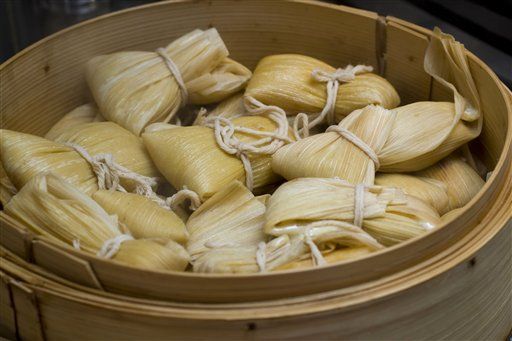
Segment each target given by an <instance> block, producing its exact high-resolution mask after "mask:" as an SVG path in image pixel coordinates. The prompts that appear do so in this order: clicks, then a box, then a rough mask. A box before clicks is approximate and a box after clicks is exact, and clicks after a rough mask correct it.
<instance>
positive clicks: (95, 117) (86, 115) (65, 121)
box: [44, 103, 105, 140]
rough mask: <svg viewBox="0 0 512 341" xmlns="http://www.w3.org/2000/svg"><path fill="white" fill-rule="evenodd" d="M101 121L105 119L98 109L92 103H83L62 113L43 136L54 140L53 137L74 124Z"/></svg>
mask: <svg viewBox="0 0 512 341" xmlns="http://www.w3.org/2000/svg"><path fill="white" fill-rule="evenodd" d="M103 121H105V119H104V118H103V116H101V114H100V111H99V110H98V108H97V107H96V106H95V105H94V104H91V103H88V104H84V105H81V106H79V107H77V108H75V109H74V110H72V111H70V112H69V113H67V114H66V115H64V117H62V118H61V119H60V120H59V121H58V122H57V123H55V124H54V125H53V127H51V128H50V130H49V131H48V132H47V133H46V135H45V136H44V137H45V138H47V139H48V140H55V138H57V137H58V136H60V135H62V134H63V133H65V132H66V131H67V130H68V129H69V128H71V127H73V126H75V125H79V124H84V123H92V122H103Z"/></svg>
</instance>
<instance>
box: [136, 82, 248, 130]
mask: <svg viewBox="0 0 512 341" xmlns="http://www.w3.org/2000/svg"><path fill="white" fill-rule="evenodd" d="M245 114H246V110H245V105H244V98H243V92H239V93H236V94H234V95H233V96H231V97H229V98H226V99H225V100H223V101H222V102H220V103H219V104H218V105H217V106H216V107H215V108H214V109H213V110H211V111H209V112H208V111H206V109H204V110H201V111H199V113H198V116H197V118H196V120H195V121H194V125H205V124H206V121H207V119H211V118H213V117H217V116H220V117H225V118H233V117H235V116H243V115H245ZM146 132H147V131H146Z"/></svg>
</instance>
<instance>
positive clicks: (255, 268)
mask: <svg viewBox="0 0 512 341" xmlns="http://www.w3.org/2000/svg"><path fill="white" fill-rule="evenodd" d="M262 245H264V247H263V248H261V246H262ZM306 252H307V246H306V244H305V243H304V241H303V240H302V239H301V238H300V237H294V238H290V237H289V236H287V235H283V236H280V237H277V238H275V239H273V240H271V241H269V242H268V243H266V244H259V246H235V245H233V246H229V245H226V246H220V247H218V248H212V249H211V250H209V251H207V252H205V253H203V254H202V255H201V256H200V257H198V258H197V259H196V260H195V261H194V262H193V270H194V272H206V273H245V274H247V273H256V272H265V271H271V270H273V269H275V268H277V267H279V266H281V265H283V264H286V263H289V262H291V261H293V260H295V259H297V258H299V257H301V256H302V255H304V254H305V253H306ZM260 257H261V258H260Z"/></svg>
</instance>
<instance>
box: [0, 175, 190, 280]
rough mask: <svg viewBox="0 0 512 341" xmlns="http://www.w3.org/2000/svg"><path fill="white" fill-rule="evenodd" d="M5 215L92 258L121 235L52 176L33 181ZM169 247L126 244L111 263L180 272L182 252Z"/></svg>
mask: <svg viewBox="0 0 512 341" xmlns="http://www.w3.org/2000/svg"><path fill="white" fill-rule="evenodd" d="M5 213H6V214H7V215H9V216H11V217H13V218H14V219H16V220H17V221H19V222H20V223H21V224H23V225H24V226H26V227H27V228H28V229H30V230H31V231H32V232H34V233H35V234H38V235H43V236H45V237H48V238H50V239H51V240H53V241H54V242H56V243H59V244H62V245H67V246H70V245H77V243H78V244H79V248H80V249H81V250H83V251H85V252H89V253H93V254H96V253H97V252H98V251H99V250H100V249H101V248H102V246H103V245H104V243H105V242H106V241H108V240H109V239H112V238H114V237H116V236H119V235H121V234H123V233H124V232H125V231H123V230H124V229H123V228H121V227H120V226H119V224H118V222H117V218H116V217H115V216H110V215H108V213H107V212H105V210H103V209H102V208H101V207H100V206H99V205H98V204H97V203H96V202H95V201H94V200H92V199H91V198H90V197H89V196H87V195H85V194H84V193H82V192H80V191H79V190H78V189H77V188H75V187H74V186H72V185H71V184H69V183H68V182H66V181H65V180H63V179H62V178H60V177H58V176H56V175H52V174H40V175H37V176H35V177H34V178H32V180H30V181H29V182H28V183H27V184H26V185H25V186H24V187H23V188H22V189H21V190H20V192H19V193H18V194H16V195H15V196H14V197H13V198H12V199H11V201H10V202H9V203H8V204H7V205H6V207H5ZM170 242H171V241H169V242H168V241H165V242H163V245H162V244H161V243H158V242H156V241H151V240H131V241H126V242H124V243H122V244H121V246H120V249H119V251H118V252H117V253H116V254H115V255H114V256H113V260H117V261H121V262H123V263H125V264H127V265H131V266H137V267H142V268H145V269H153V270H184V269H185V267H186V266H187V264H188V255H187V253H186V251H185V249H184V248H183V247H181V246H179V244H176V243H174V242H171V243H172V246H170V247H167V245H166V244H168V243H170ZM75 247H76V246H75Z"/></svg>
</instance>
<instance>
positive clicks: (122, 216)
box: [92, 190, 188, 244]
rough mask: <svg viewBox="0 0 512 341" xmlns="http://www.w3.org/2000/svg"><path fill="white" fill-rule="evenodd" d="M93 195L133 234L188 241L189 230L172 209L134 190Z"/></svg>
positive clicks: (142, 236)
mask: <svg viewBox="0 0 512 341" xmlns="http://www.w3.org/2000/svg"><path fill="white" fill-rule="evenodd" d="M92 198H93V199H94V200H95V201H96V202H97V203H98V204H99V205H100V206H101V207H102V208H103V209H104V210H105V211H107V213H108V214H110V215H116V216H117V217H118V219H119V221H120V222H121V223H123V224H124V225H125V226H126V228H127V229H128V230H129V231H130V234H131V235H132V236H133V237H134V238H137V239H139V238H163V239H171V240H174V241H175V242H177V243H179V244H185V243H186V241H187V238H188V232H187V230H186V229H185V224H184V223H183V221H182V220H181V219H180V218H179V217H178V216H177V215H176V213H174V212H173V211H171V210H168V209H166V208H163V207H161V206H160V205H158V204H157V203H155V202H154V201H153V200H151V199H149V198H146V197H144V196H142V195H137V194H133V193H123V192H114V191H107V190H99V191H97V192H96V193H94V194H93V196H92Z"/></svg>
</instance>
